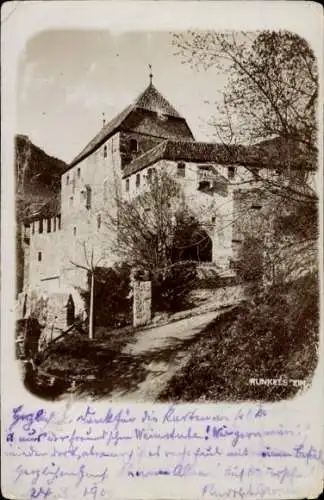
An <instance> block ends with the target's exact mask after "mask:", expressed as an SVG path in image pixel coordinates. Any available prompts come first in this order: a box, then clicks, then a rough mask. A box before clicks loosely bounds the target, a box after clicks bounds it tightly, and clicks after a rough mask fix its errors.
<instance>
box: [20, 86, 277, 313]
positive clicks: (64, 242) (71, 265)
mask: <svg viewBox="0 0 324 500" xmlns="http://www.w3.org/2000/svg"><path fill="white" fill-rule="evenodd" d="M244 155H245V156H246V151H245V150H243V149H242V148H236V149H235V150H234V149H233V148H232V149H231V150H230V148H229V147H226V146H225V145H220V144H215V143H203V142H197V141H196V140H195V138H194V136H193V133H192V131H191V130H190V128H189V126H188V124H187V122H186V120H185V118H184V117H182V116H181V115H180V114H179V113H178V112H177V111H176V109H175V108H174V107H173V106H172V105H171V104H170V103H169V102H168V101H167V100H166V99H165V97H163V96H162V94H161V93H160V92H159V91H158V90H157V89H156V87H155V86H154V85H153V83H152V78H150V82H149V85H148V86H147V88H146V89H145V90H144V91H143V92H142V93H141V94H140V96H139V97H138V98H137V99H136V100H135V101H134V102H133V104H130V105H129V106H128V107H127V108H126V109H124V110H123V111H122V112H121V113H120V114H119V115H118V116H116V117H115V118H114V119H112V120H111V121H110V122H109V123H107V124H106V123H104V124H103V126H102V128H101V130H100V131H99V132H98V134H97V135H96V136H95V137H94V138H93V139H92V140H91V141H90V142H89V144H88V145H87V146H86V147H85V148H84V149H83V150H82V151H81V153H80V154H79V155H78V156H77V157H76V158H75V159H74V160H73V161H72V162H71V164H70V165H69V167H68V168H67V170H66V171H64V172H63V174H62V175H61V191H60V202H59V203H58V204H57V205H56V206H53V207H52V209H51V210H49V211H48V212H47V213H46V216H44V215H42V214H40V215H38V216H35V217H31V218H29V220H27V221H26V222H25V223H24V228H23V230H24V242H25V243H24V259H25V261H24V270H25V272H24V291H23V294H22V296H23V297H25V300H26V296H27V295H28V294H29V295H30V294H31V293H33V292H34V291H37V294H44V295H46V296H47V297H49V296H57V297H59V296H64V297H65V299H64V301H65V302H66V297H71V296H72V297H73V301H74V304H75V308H76V310H75V312H76V313H80V312H81V311H82V309H83V307H84V305H83V303H82V301H81V299H80V296H79V293H78V290H79V289H80V288H85V287H86V286H87V270H86V268H87V267H88V266H89V259H91V260H92V262H99V260H100V266H110V265H112V264H113V263H114V262H115V260H116V257H115V256H114V255H113V253H112V252H111V251H109V250H107V249H109V245H108V241H107V239H109V235H107V231H106V230H105V229H104V228H103V223H102V221H103V218H104V214H105V213H106V212H107V210H114V202H113V196H112V186H118V189H120V190H121V193H122V196H124V197H128V198H130V199H132V198H134V197H135V196H137V195H138V194H140V193H141V192H142V190H143V189H145V186H146V185H147V179H148V178H149V177H150V176H151V175H152V172H153V171H154V169H155V170H160V169H164V170H165V171H167V172H168V173H169V175H170V176H172V177H173V178H174V179H176V180H177V182H178V183H179V185H180V187H181V190H182V192H183V193H184V195H185V198H186V200H187V203H188V205H189V207H190V208H191V209H192V210H193V212H194V213H195V214H196V215H197V216H198V217H199V220H200V222H201V224H202V225H203V227H204V228H205V230H206V232H207V234H208V236H209V238H210V244H211V260H212V262H213V263H214V264H215V265H216V266H218V267H219V268H220V269H228V268H229V266H230V264H231V261H232V260H233V259H235V256H236V254H237V248H238V246H239V245H240V243H241V242H242V238H243V237H244V235H242V228H241V225H240V224H238V220H237V219H238V217H237V216H235V213H236V214H238V213H239V212H242V193H244V192H245V195H244V202H243V203H244V206H245V209H246V210H245V211H246V212H248V213H249V220H250V222H251V221H252V222H251V224H252V225H253V222H255V221H257V220H260V218H262V219H263V220H264V215H265V214H264V211H263V210H262V206H261V202H260V196H259V194H258V192H257V191H255V190H253V189H251V187H252V186H253V185H254V184H255V183H254V184H253V183H252V184H251V182H252V181H253V171H252V170H251V169H247V168H246V167H245V166H244V163H245V162H244V158H245V156H244ZM234 157H235V158H236V160H235V161H233V158H234ZM274 175H277V173H275V174H274ZM247 192H248V199H247V198H246V193H247ZM240 193H241V194H240ZM246 200H248V201H246ZM251 210H252V215H251ZM75 264H78V265H75ZM35 293H36V292H35ZM21 300H23V299H22V298H21ZM62 300H63V299H62Z"/></svg>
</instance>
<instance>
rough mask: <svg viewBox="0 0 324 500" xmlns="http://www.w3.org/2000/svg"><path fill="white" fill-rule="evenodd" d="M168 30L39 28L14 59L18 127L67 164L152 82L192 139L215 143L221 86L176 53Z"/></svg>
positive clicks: (211, 73) (220, 78)
mask: <svg viewBox="0 0 324 500" xmlns="http://www.w3.org/2000/svg"><path fill="white" fill-rule="evenodd" d="M171 41H172V35H171V34H170V33H167V32H156V31H155V32H151V33H150V32H134V33H125V34H114V35H112V34H111V33H109V31H107V30H105V31H99V30H93V31H81V30H75V31H72V30H69V31H44V32H42V33H41V34H39V35H37V36H36V37H34V38H31V39H30V40H29V41H28V43H27V45H26V47H25V50H24V51H23V53H22V54H21V56H20V58H19V65H18V88H17V121H16V123H17V130H16V132H17V133H19V134H26V135H28V136H29V138H30V140H31V141H32V142H33V143H34V144H36V145H37V146H39V147H41V148H42V149H44V150H45V152H46V153H48V154H50V155H53V156H55V157H57V158H60V159H62V160H64V161H66V162H67V163H69V162H71V161H72V159H73V158H74V157H75V156H76V155H77V154H78V153H79V152H80V151H81V150H82V149H83V148H84V146H86V144H87V143H88V142H89V141H90V140H91V139H92V138H93V137H94V135H95V134H96V133H97V132H98V131H99V129H100V128H101V126H102V113H103V112H104V113H105V117H106V122H107V121H109V120H110V119H112V118H113V117H114V116H115V115H116V114H117V113H119V112H120V111H122V110H123V108H125V107H126V106H128V105H129V104H131V103H132V102H133V101H134V99H136V98H137V96H138V95H139V94H140V93H141V92H142V91H143V90H144V89H145V87H146V86H147V85H148V83H149V68H148V65H149V64H151V65H152V68H153V75H154V76H153V83H154V85H155V86H156V87H157V89H158V90H159V91H160V92H161V93H162V94H163V95H164V97H166V98H167V99H168V100H169V101H170V102H171V104H172V105H174V107H175V108H176V109H177V111H178V112H179V113H180V114H182V115H183V116H184V117H185V118H186V119H187V121H188V124H189V126H190V127H191V129H192V131H193V134H194V136H195V137H196V139H197V140H205V141H208V140H212V128H211V127H210V126H208V125H207V122H208V120H209V118H210V116H211V115H212V114H213V112H214V111H215V106H214V105H210V104H206V102H205V101H212V102H214V101H215V100H217V99H218V96H219V90H221V89H222V88H223V86H224V84H225V82H226V78H225V76H224V75H222V74H220V73H218V72H216V70H208V72H205V71H203V70H202V71H197V70H194V69H191V68H190V67H189V66H188V65H187V64H183V63H182V62H181V60H180V58H179V56H177V55H175V54H174V52H175V51H176V50H175V48H174V47H173V46H172V43H171Z"/></svg>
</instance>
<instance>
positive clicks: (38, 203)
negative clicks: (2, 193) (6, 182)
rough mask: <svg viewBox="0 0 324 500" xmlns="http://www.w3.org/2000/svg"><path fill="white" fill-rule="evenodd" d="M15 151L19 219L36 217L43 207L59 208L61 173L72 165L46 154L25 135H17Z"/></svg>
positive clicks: (54, 209) (53, 209)
mask: <svg viewBox="0 0 324 500" xmlns="http://www.w3.org/2000/svg"><path fill="white" fill-rule="evenodd" d="M15 152H16V155H15V158H16V161H15V170H16V196H17V198H16V201H17V218H18V221H19V222H20V221H22V220H26V219H27V220H28V219H32V218H33V217H36V216H37V215H38V214H39V212H40V211H46V210H49V211H50V212H53V211H56V210H57V209H58V208H59V207H58V202H59V198H60V177H61V174H62V172H64V170H65V169H66V168H67V166H68V165H67V164H66V163H65V162H64V161H62V160H59V159H57V158H54V157H53V156H49V155H48V154H46V153H45V152H44V151H43V150H42V149H40V148H39V147H38V146H35V145H34V144H33V143H32V142H31V141H30V140H29V138H28V136H25V135H17V136H16V138H15Z"/></svg>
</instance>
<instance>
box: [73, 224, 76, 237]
mask: <svg viewBox="0 0 324 500" xmlns="http://www.w3.org/2000/svg"><path fill="white" fill-rule="evenodd" d="M73 236H76V226H73Z"/></svg>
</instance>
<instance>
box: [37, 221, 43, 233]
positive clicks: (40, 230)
mask: <svg viewBox="0 0 324 500" xmlns="http://www.w3.org/2000/svg"><path fill="white" fill-rule="evenodd" d="M38 224H39V226H38V232H39V233H42V232H43V219H41V220H40V221H39V223H38Z"/></svg>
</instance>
